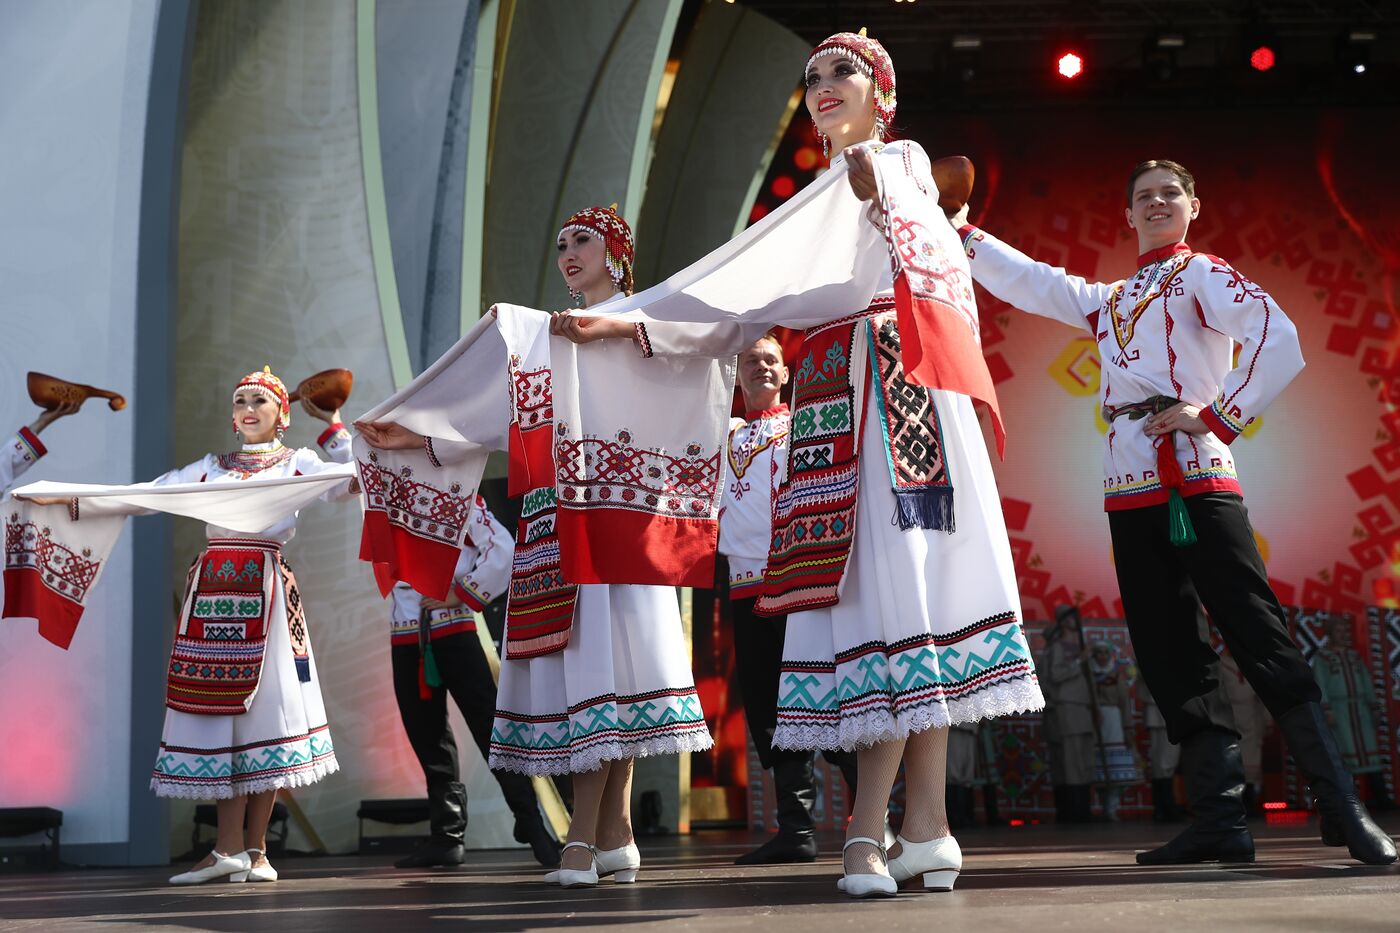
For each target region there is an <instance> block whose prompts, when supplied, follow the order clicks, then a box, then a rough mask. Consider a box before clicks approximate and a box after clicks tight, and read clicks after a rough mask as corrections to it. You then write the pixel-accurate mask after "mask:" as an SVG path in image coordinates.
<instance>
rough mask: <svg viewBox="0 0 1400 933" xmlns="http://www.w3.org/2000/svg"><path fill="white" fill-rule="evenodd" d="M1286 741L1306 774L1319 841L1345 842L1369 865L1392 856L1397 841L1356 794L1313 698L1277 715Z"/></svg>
mask: <svg viewBox="0 0 1400 933" xmlns="http://www.w3.org/2000/svg"><path fill="white" fill-rule="evenodd" d="M1278 725H1279V729H1280V730H1281V731H1282V732H1283V741H1284V744H1286V745H1287V746H1288V751H1289V752H1290V753H1291V754H1292V755H1293V760H1294V761H1295V762H1297V764H1298V770H1300V771H1302V772H1303V776H1304V777H1306V778H1307V780H1308V786H1309V787H1311V788H1312V792H1313V797H1314V798H1315V799H1316V800H1317V811H1318V813H1319V814H1320V815H1321V818H1322V826H1321V829H1322V841H1323V842H1324V843H1325V844H1327V845H1338V844H1341V845H1345V846H1346V847H1347V851H1348V852H1350V853H1351V857H1352V858H1354V859H1356V860H1357V861H1358V862H1364V863H1366V864H1367V865H1389V864H1390V863H1391V862H1393V861H1395V842H1394V841H1393V840H1392V839H1391V838H1390V837H1389V836H1387V835H1386V834H1385V833H1384V832H1383V831H1382V830H1381V828H1380V827H1379V826H1377V825H1376V824H1375V823H1373V822H1371V817H1370V815H1369V814H1367V812H1366V808H1365V807H1364V806H1363V805H1362V803H1361V801H1360V800H1359V799H1358V798H1357V796H1356V786H1355V784H1353V783H1352V778H1351V772H1349V771H1347V769H1346V765H1344V764H1342V756H1341V754H1340V753H1339V752H1338V751H1337V745H1336V743H1335V742H1334V741H1333V740H1332V730H1331V729H1329V728H1328V727H1327V718H1326V716H1325V715H1324V714H1323V712H1322V707H1321V706H1320V705H1319V704H1317V703H1303V704H1301V705H1299V706H1295V707H1293V709H1291V710H1289V711H1288V712H1286V713H1284V714H1283V715H1282V716H1280V717H1279V719H1278Z"/></svg>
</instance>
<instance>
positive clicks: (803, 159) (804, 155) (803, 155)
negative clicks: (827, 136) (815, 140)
mask: <svg viewBox="0 0 1400 933" xmlns="http://www.w3.org/2000/svg"><path fill="white" fill-rule="evenodd" d="M820 159H821V153H819V152H817V150H816V149H815V148H813V147H812V146H800V147H799V148H798V150H797V151H796V152H794V153H793V154H792V164H793V165H795V166H797V169H798V171H802V172H810V171H811V170H812V169H814V168H816V167H817V162H818V161H820Z"/></svg>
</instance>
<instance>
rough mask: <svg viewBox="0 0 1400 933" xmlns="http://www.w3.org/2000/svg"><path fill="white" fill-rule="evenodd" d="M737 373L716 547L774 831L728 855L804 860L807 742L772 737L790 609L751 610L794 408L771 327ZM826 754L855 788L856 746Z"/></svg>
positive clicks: (809, 784)
mask: <svg viewBox="0 0 1400 933" xmlns="http://www.w3.org/2000/svg"><path fill="white" fill-rule="evenodd" d="M735 380H736V382H737V383H738V385H739V390H740V392H742V393H743V396H744V408H745V409H746V411H745V414H744V417H742V418H735V419H733V421H732V423H731V424H730V430H729V442H728V445H727V458H728V470H727V473H726V476H725V485H724V501H723V504H722V506H721V508H720V513H719V550H720V553H721V554H724V555H725V557H727V558H728V561H729V606H730V615H731V618H732V620H733V623H734V661H735V666H736V667H737V668H738V674H739V693H740V696H741V697H742V698H743V702H744V718H745V719H746V720H747V721H748V725H749V735H750V736H752V737H753V744H754V748H755V749H756V750H757V752H758V759H759V761H760V762H762V764H763V767H764V768H768V769H770V770H772V772H773V787H774V791H775V792H776V795H777V803H778V808H777V823H778V832H777V833H776V834H775V835H774V836H773V837H772V838H771V839H769V840H768V841H767V842H765V843H764V844H763V845H761V846H759V847H758V848H757V849H755V850H753V851H752V852H748V853H745V854H744V855H741V856H739V857H738V858H737V859H735V860H734V861H735V864H737V865H772V864H779V863H786V862H810V861H813V860H815V859H816V857H817V840H816V834H815V829H816V824H815V822H814V821H813V819H812V807H813V805H814V804H815V802H816V786H815V775H814V772H813V768H812V765H813V761H814V756H813V752H812V751H810V750H801V751H792V750H789V749H781V748H774V747H773V732H774V730H776V729H777V727H778V692H779V690H778V686H779V678H780V675H781V673H782V665H783V639H784V635H785V633H786V630H787V616H785V615H782V616H760V615H758V614H757V613H756V612H755V611H754V607H755V604H757V602H758V597H759V596H760V595H761V594H762V591H763V570H764V567H765V566H767V564H768V549H769V544H770V542H771V539H772V537H773V496H774V494H775V493H776V492H777V488H778V484H779V483H780V482H781V481H782V478H783V476H784V474H785V472H786V470H787V453H788V444H787V442H788V431H789V428H790V426H791V423H792V413H791V412H790V411H789V410H788V406H787V405H786V404H784V403H783V402H782V400H781V398H780V396H781V393H782V389H783V386H785V385H787V383H788V368H787V366H786V365H784V363H783V348H782V346H781V345H780V344H779V343H778V341H777V339H776V338H775V337H773V336H772V335H765V336H763V337H761V338H759V339H758V340H757V341H755V342H754V344H753V345H752V346H750V347H748V348H747V349H745V350H744V351H743V352H742V353H740V354H739V366H738V370H737V373H736V376H735ZM822 754H823V755H824V756H825V757H826V759H827V760H828V761H830V762H832V763H833V764H835V765H836V766H837V767H839V768H840V769H841V773H842V774H843V775H844V776H845V778H846V783H847V784H848V785H850V788H851V793H852V794H854V793H855V786H856V768H855V755H854V754H852V753H851V752H845V751H840V750H829V751H825V752H823V753H822Z"/></svg>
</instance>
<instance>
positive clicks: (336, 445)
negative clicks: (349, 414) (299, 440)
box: [316, 421, 354, 463]
mask: <svg viewBox="0 0 1400 933" xmlns="http://www.w3.org/2000/svg"><path fill="white" fill-rule="evenodd" d="M352 440H353V438H352V437H351V436H350V432H349V431H348V430H347V429H346V427H345V425H344V424H342V423H341V422H339V421H337V422H336V423H335V424H332V425H330V426H329V427H327V428H326V429H325V430H324V431H322V432H321V436H320V437H318V438H316V443H317V445H318V446H319V447H320V448H321V449H322V450H324V451H325V452H326V456H327V457H330V458H331V460H333V461H335V462H336V463H349V462H350V461H351V460H353V459H354V454H353V453H352V452H351V450H350V445H351V441H352Z"/></svg>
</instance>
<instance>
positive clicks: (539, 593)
mask: <svg viewBox="0 0 1400 933" xmlns="http://www.w3.org/2000/svg"><path fill="white" fill-rule="evenodd" d="M509 374H510V385H511V408H512V411H511V425H510V450H509V457H510V464H509V467H510V472H509V478H508V481H507V485H508V487H509V490H508V491H509V493H510V494H511V495H512V496H520V497H521V508H520V522H519V523H518V524H517V526H516V535H515V555H514V558H513V560H512V563H511V573H510V598H509V600H508V602H507V605H506V637H505V648H506V651H505V654H506V659H507V660H518V659H522V658H534V657H539V656H540V655H546V654H553V653H554V652H556V651H563V650H564V648H565V646H567V645H568V644H569V630H570V629H571V628H572V627H573V622H574V606H575V604H576V603H577V602H578V587H577V586H575V585H573V584H570V583H565V582H564V569H563V562H562V560H561V555H560V550H559V533H558V514H557V511H556V508H555V503H556V496H557V493H556V489H555V471H554V403H553V395H552V391H551V386H550V370H549V369H548V368H547V367H544V368H540V369H535V370H525V369H523V368H522V365H521V360H520V357H519V356H517V355H514V354H512V356H511V358H510V364H509Z"/></svg>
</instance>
